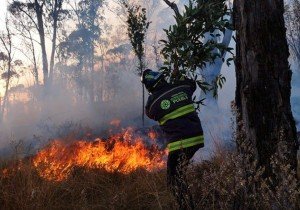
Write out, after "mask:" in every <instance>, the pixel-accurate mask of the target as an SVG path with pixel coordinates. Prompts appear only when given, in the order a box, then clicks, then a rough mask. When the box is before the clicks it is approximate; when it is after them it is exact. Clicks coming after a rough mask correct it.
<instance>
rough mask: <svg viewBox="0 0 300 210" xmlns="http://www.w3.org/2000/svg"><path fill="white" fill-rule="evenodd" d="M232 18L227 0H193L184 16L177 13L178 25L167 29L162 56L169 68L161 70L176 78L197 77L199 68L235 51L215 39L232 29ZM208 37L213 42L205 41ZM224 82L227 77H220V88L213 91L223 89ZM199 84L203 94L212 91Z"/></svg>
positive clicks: (206, 85)
mask: <svg viewBox="0 0 300 210" xmlns="http://www.w3.org/2000/svg"><path fill="white" fill-rule="evenodd" d="M230 15H231V11H230V10H229V9H228V8H227V6H226V4H225V1H224V0H209V1H207V0H190V1H189V4H188V5H185V10H184V12H183V13H182V14H179V13H176V16H175V21H176V23H175V24H174V25H172V26H170V27H169V29H165V32H166V35H167V39H166V40H161V42H162V43H163V44H164V48H163V49H162V52H161V53H162V55H163V57H164V59H165V62H164V64H165V66H164V67H162V68H161V70H162V71H164V72H166V74H167V75H169V76H170V75H171V76H172V77H174V78H175V79H176V78H179V77H180V75H182V74H184V75H187V76H189V75H194V73H195V71H196V70H197V69H203V68H205V67H206V65H207V64H208V63H209V64H212V63H214V61H215V59H217V58H222V56H223V54H224V53H225V52H231V50H232V48H228V47H226V46H224V45H222V44H220V43H218V42H216V41H215V39H214V38H215V37H220V36H221V33H223V34H224V33H225V30H226V29H232V25H231V21H230V18H226V17H230ZM216 31H219V33H216ZM207 34H210V39H208V40H207V41H206V42H204V37H205V36H206V35H207ZM206 38H207V37H206ZM215 49H217V50H215ZM229 61H230V60H228V62H229ZM194 79H195V80H197V78H194ZM224 82H225V78H223V77H220V78H217V79H216V82H215V85H217V86H216V87H213V88H214V89H216V88H217V87H218V86H219V87H220V86H222V85H223V83H224ZM197 84H198V86H199V87H200V88H201V89H202V90H203V91H207V90H209V89H210V86H209V85H208V84H206V83H204V82H203V81H201V80H198V81H197ZM214 92H215V93H216V91H214Z"/></svg>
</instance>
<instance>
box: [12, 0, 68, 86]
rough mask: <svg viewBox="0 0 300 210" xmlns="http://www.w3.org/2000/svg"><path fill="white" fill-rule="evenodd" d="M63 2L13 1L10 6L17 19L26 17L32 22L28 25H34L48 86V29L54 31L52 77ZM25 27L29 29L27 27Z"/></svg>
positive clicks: (51, 59) (51, 62) (44, 76)
mask: <svg viewBox="0 0 300 210" xmlns="http://www.w3.org/2000/svg"><path fill="white" fill-rule="evenodd" d="M62 3H63V0H26V1H25V2H23V1H16V0H14V1H12V3H11V4H10V6H9V11H10V12H11V13H12V14H13V15H15V16H16V17H17V18H20V17H22V15H24V16H26V17H27V18H28V19H29V20H30V22H28V24H30V26H31V25H33V26H34V28H35V29H36V30H37V32H38V35H39V40H40V41H39V44H40V47H41V53H42V64H43V81H44V84H45V85H47V84H48V79H49V66H48V65H49V62H48V57H47V43H46V35H47V34H46V27H49V25H50V27H51V29H52V30H51V31H52V36H51V37H52V38H51V39H52V40H51V41H52V49H51V57H50V77H52V75H53V67H54V55H55V48H56V37H57V27H58V21H59V20H60V14H61V13H62V11H63V10H62ZM25 27H29V26H26V25H25Z"/></svg>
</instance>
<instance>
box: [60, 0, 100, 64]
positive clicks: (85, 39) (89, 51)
mask: <svg viewBox="0 0 300 210" xmlns="http://www.w3.org/2000/svg"><path fill="white" fill-rule="evenodd" d="M102 5H103V1H102V0H81V1H80V2H79V3H78V8H77V9H76V10H75V11H74V12H75V14H76V16H77V18H78V24H77V25H76V29H75V30H74V31H72V32H71V33H70V34H69V35H68V37H66V40H65V41H64V42H61V43H60V45H59V50H60V55H61V56H62V57H63V58H64V59H68V58H70V57H73V58H75V59H76V60H77V61H78V66H86V67H90V66H92V65H93V60H92V58H93V57H94V48H95V45H96V44H97V41H98V40H99V38H100V35H101V29H100V23H99V21H98V20H99V18H102V17H101V16H100V14H99V10H100V8H101V7H102Z"/></svg>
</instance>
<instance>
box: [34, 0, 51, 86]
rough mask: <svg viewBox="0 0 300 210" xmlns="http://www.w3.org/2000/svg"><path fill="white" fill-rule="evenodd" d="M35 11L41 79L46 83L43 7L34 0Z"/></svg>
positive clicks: (46, 64)
mask: <svg viewBox="0 0 300 210" xmlns="http://www.w3.org/2000/svg"><path fill="white" fill-rule="evenodd" d="M34 5H35V12H36V17H37V21H38V31H39V36H40V41H41V50H42V60H43V79H44V85H45V86H46V85H47V84H48V58H47V52H46V42H45V30H44V21H43V8H42V6H40V5H39V3H38V1H37V0H35V1H34Z"/></svg>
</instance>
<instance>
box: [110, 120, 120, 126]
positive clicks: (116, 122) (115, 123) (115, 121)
mask: <svg viewBox="0 0 300 210" xmlns="http://www.w3.org/2000/svg"><path fill="white" fill-rule="evenodd" d="M120 124H121V120H119V119H114V120H112V121H110V125H113V126H115V127H120Z"/></svg>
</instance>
